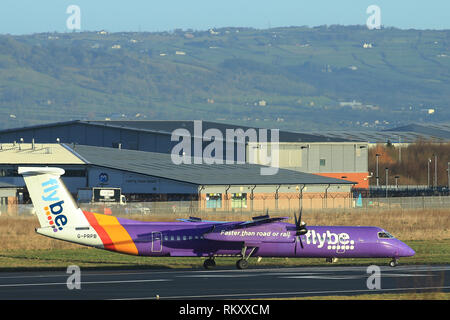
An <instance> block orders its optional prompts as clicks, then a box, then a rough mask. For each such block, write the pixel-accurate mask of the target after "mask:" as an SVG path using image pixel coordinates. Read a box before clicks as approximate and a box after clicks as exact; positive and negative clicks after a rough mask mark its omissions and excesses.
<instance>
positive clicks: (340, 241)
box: [305, 230, 355, 250]
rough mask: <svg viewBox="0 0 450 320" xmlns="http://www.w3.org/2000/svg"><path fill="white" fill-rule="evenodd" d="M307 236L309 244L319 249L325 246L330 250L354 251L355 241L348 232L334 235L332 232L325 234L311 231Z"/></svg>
mask: <svg viewBox="0 0 450 320" xmlns="http://www.w3.org/2000/svg"><path fill="white" fill-rule="evenodd" d="M305 236H306V243H307V244H312V245H316V246H317V248H319V249H320V248H324V247H325V244H326V247H325V248H327V249H329V250H335V249H338V250H339V249H342V250H353V249H354V247H355V246H354V245H355V241H354V240H352V239H350V235H349V234H348V233H346V232H342V233H334V232H331V231H330V230H326V231H325V232H316V231H315V230H309V231H308V233H307V234H306V235H305Z"/></svg>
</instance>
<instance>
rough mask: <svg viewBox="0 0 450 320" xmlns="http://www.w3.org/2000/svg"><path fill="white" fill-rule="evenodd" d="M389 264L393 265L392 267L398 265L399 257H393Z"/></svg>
mask: <svg viewBox="0 0 450 320" xmlns="http://www.w3.org/2000/svg"><path fill="white" fill-rule="evenodd" d="M389 266H391V267H396V266H398V259H397V258H392V260H391V261H390V262H389Z"/></svg>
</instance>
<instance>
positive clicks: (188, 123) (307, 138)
mask: <svg viewBox="0 0 450 320" xmlns="http://www.w3.org/2000/svg"><path fill="white" fill-rule="evenodd" d="M81 122H82V123H88V124H92V125H100V124H101V125H104V126H109V127H120V128H126V129H134V130H145V131H152V132H159V133H164V134H171V133H172V132H173V131H174V130H176V129H180V128H183V129H187V130H188V131H189V132H191V135H194V120H102V121H81ZM201 125H202V129H203V132H204V131H206V130H208V129H218V130H220V131H221V132H222V134H223V135H224V138H225V132H226V130H227V129H233V130H235V129H238V128H239V129H242V130H244V131H246V130H248V129H255V130H258V129H264V128H256V127H247V126H241V125H236V124H230V123H220V122H213V121H203V120H201ZM267 129H268V130H269V129H270V128H267ZM203 132H202V133H203ZM268 135H269V134H268ZM268 139H269V137H268ZM279 140H280V142H349V140H347V139H343V138H339V137H328V136H324V135H322V134H307V133H301V132H293V131H284V130H280V131H279Z"/></svg>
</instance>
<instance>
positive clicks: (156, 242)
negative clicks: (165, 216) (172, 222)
mask: <svg viewBox="0 0 450 320" xmlns="http://www.w3.org/2000/svg"><path fill="white" fill-rule="evenodd" d="M161 251H162V234H161V232H159V231H154V232H152V252H161Z"/></svg>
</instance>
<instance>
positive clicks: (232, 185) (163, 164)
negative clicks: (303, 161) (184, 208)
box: [0, 143, 354, 211]
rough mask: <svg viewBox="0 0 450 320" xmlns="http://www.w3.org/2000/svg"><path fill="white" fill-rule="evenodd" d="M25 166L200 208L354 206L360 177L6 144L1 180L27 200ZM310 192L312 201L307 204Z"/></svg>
mask: <svg viewBox="0 0 450 320" xmlns="http://www.w3.org/2000/svg"><path fill="white" fill-rule="evenodd" d="M19 166H55V167H61V168H63V169H65V171H66V173H65V175H64V176H63V181H64V182H65V184H66V185H67V187H68V189H69V191H70V192H71V193H72V194H73V195H74V196H75V197H76V194H77V193H78V191H79V190H80V189H86V188H94V187H101V188H121V192H122V194H124V195H125V196H126V198H127V200H128V201H139V202H146V201H152V202H154V201H181V200H184V201H190V203H191V205H192V206H193V207H194V208H197V209H205V210H208V208H211V209H213V210H215V211H221V210H222V211H232V210H233V209H234V208H240V209H241V210H242V209H246V210H249V211H253V210H255V211H258V210H264V209H270V210H272V209H273V210H277V209H279V210H296V209H298V208H299V207H300V206H302V207H304V208H305V209H307V208H324V207H325V208H326V207H327V206H328V203H330V206H331V202H330V201H333V202H332V203H333V206H334V207H340V208H348V207H349V206H351V200H352V192H351V188H352V186H353V185H354V182H351V181H347V180H342V179H335V178H329V177H324V176H319V175H314V174H309V173H303V172H298V171H291V170H287V169H279V170H278V172H277V173H276V174H274V175H261V171H260V170H261V168H264V166H260V165H256V164H248V163H244V164H232V165H227V164H223V165H220V164H213V165H210V164H175V163H173V162H172V160H171V155H169V154H165V153H156V152H146V151H137V150H126V149H118V148H106V147H96V146H85V145H77V144H63V143H59V144H58V143H52V144H41V143H32V144H30V143H20V144H19V143H12V144H5V143H3V144H2V145H1V149H0V183H5V184H8V185H15V186H16V187H17V188H19V189H22V191H21V192H23V194H21V195H20V197H19V198H22V199H24V202H25V203H26V202H27V200H29V197H28V195H27V193H26V191H24V190H25V184H24V181H23V178H22V177H21V176H19V175H18V173H17V168H18V167H19ZM305 196H308V199H309V200H308V201H307V203H306V202H305V203H303V199H304V198H305Z"/></svg>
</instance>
